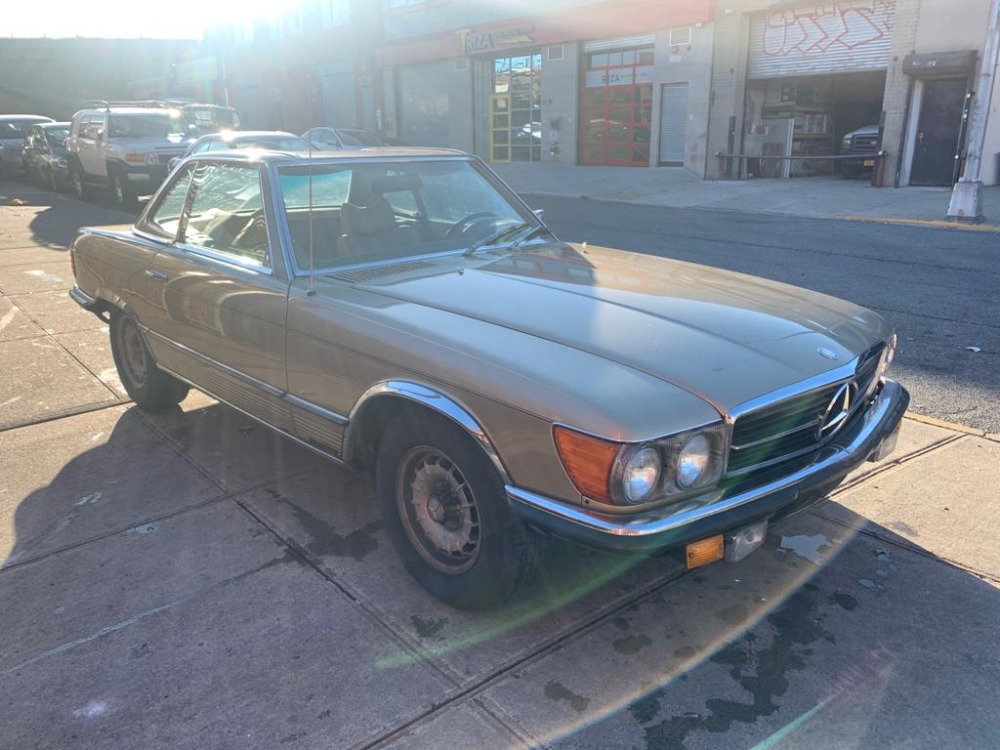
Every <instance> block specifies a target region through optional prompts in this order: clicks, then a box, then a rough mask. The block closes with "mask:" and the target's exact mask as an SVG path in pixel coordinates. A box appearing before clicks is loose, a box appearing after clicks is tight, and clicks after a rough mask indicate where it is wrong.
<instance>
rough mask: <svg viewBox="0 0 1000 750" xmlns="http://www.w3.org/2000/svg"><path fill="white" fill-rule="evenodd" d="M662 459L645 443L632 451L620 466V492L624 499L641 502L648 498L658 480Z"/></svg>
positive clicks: (655, 450) (630, 501)
mask: <svg viewBox="0 0 1000 750" xmlns="http://www.w3.org/2000/svg"><path fill="white" fill-rule="evenodd" d="M662 464H663V459H661V458H660V452H659V451H658V450H657V449H656V448H654V447H652V446H651V445H647V446H646V447H644V448H640V449H639V450H637V451H634V452H633V453H632V455H631V456H629V457H628V460H627V461H625V465H624V466H623V467H622V492H623V494H624V495H625V501H626V502H629V503H641V502H642V501H643V500H648V499H649V496H650V495H651V494H653V491H654V490H655V489H656V485H657V484H658V483H659V481H660V468H661V466H662Z"/></svg>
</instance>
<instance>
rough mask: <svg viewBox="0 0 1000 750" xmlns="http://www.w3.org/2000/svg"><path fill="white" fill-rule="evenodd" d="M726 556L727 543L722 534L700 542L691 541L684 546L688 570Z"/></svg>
mask: <svg viewBox="0 0 1000 750" xmlns="http://www.w3.org/2000/svg"><path fill="white" fill-rule="evenodd" d="M725 556H726V544H725V542H724V541H723V539H722V534H719V535H718V536H710V537H709V538H708V539H702V540H701V541H698V542H691V544H689V545H688V546H687V547H685V548H684V559H685V561H686V562H687V566H688V570H691V568H700V567H701V566H702V565H708V564H709V563H714V562H716V561H718V560H722V559H723V558H724V557H725Z"/></svg>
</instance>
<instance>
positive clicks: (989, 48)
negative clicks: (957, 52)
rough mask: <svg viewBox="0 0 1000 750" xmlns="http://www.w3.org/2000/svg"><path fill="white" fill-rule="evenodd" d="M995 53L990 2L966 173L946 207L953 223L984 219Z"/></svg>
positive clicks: (996, 7)
mask: <svg viewBox="0 0 1000 750" xmlns="http://www.w3.org/2000/svg"><path fill="white" fill-rule="evenodd" d="M998 53H1000V0H993V10H992V11H991V12H990V26H989V31H988V32H987V34H986V45H985V47H983V59H982V67H981V68H980V71H979V79H978V82H977V86H976V100H975V101H974V102H973V103H972V115H971V117H970V122H969V145H968V148H967V149H966V159H965V170H964V171H963V173H962V178H961V179H960V180H959V181H958V182H957V183H955V187H954V188H953V189H952V192H951V203H950V204H949V205H948V218H949V219H950V220H952V221H963V222H973V223H977V224H978V223H979V222H981V221H982V220H983V183H982V181H980V179H979V175H980V170H981V168H982V163H983V147H984V145H985V143H986V125H987V122H988V121H989V115H990V102H991V101H992V99H993V81H994V78H995V77H996V70H997V57H998Z"/></svg>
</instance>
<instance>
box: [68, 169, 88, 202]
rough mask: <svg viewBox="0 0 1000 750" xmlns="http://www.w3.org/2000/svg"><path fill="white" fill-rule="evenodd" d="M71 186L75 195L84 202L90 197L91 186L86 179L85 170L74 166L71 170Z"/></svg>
mask: <svg viewBox="0 0 1000 750" xmlns="http://www.w3.org/2000/svg"><path fill="white" fill-rule="evenodd" d="M69 184H70V186H71V188H72V190H73V195H75V196H76V197H77V198H79V199H80V200H82V201H85V200H87V199H88V198H89V197H90V186H89V185H87V181H86V179H85V177H84V174H83V170H82V169H80V167H78V166H76V165H73V166H71V167H70V168H69Z"/></svg>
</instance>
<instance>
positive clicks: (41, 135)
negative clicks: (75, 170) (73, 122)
mask: <svg viewBox="0 0 1000 750" xmlns="http://www.w3.org/2000/svg"><path fill="white" fill-rule="evenodd" d="M69 127H70V123H68V122H45V123H40V124H38V125H32V126H31V128H30V129H29V130H28V136H27V138H25V139H24V149H23V152H22V154H21V158H22V160H23V162H24V174H25V177H27V178H28V179H29V180H30V181H32V182H34V183H36V184H38V185H45V186H47V187H49V188H51V189H52V190H57V191H59V190H64V189H66V188H68V187H69V163H68V162H67V160H66V159H67V157H68V156H69V151H67V150H66V139H67V138H69Z"/></svg>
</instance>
